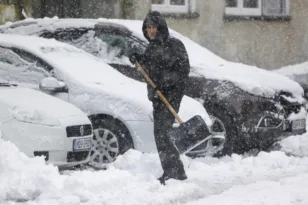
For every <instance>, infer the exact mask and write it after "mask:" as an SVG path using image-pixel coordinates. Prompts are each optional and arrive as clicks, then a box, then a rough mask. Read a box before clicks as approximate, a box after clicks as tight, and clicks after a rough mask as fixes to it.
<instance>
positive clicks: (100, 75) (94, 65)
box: [41, 45, 132, 85]
mask: <svg viewBox="0 0 308 205" xmlns="http://www.w3.org/2000/svg"><path fill="white" fill-rule="evenodd" d="M41 55H42V57H43V58H44V59H45V60H46V61H47V63H49V64H50V65H52V66H53V67H54V68H56V69H60V70H61V71H62V72H65V73H66V75H69V76H71V77H73V78H74V79H78V80H80V81H87V82H92V83H93V82H95V83H103V84H105V85H108V84H110V85H114V79H117V82H118V83H126V82H130V81H132V79H129V78H127V77H126V76H124V75H122V74H121V73H119V72H118V71H116V70H115V69H113V68H112V67H110V66H109V65H107V64H106V63H104V62H103V61H101V60H100V59H99V58H97V57H95V56H93V55H91V54H89V53H87V52H85V51H82V50H79V49H77V48H74V47H71V46H61V45H60V46H48V47H46V46H45V47H41Z"/></svg>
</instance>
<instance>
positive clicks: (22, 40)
mask: <svg viewBox="0 0 308 205" xmlns="http://www.w3.org/2000/svg"><path fill="white" fill-rule="evenodd" d="M0 45H1V46H5V47H15V48H19V49H24V50H26V51H30V52H32V53H33V54H35V55H37V56H38V57H40V58H42V59H44V60H46V61H47V62H48V63H49V64H50V65H51V66H53V67H54V68H55V69H57V70H59V71H60V72H61V73H63V74H64V75H63V76H67V78H69V79H66V81H70V82H72V83H73V84H74V83H76V85H77V84H80V83H82V84H83V85H85V87H83V88H82V87H78V92H84V93H87V92H89V90H88V89H90V90H94V91H95V93H97V94H98V95H100V94H99V93H102V92H101V91H103V93H105V95H106V96H104V97H106V98H114V99H117V100H118V101H120V102H122V106H124V105H125V104H127V103H128V104H130V105H133V106H135V107H137V108H136V109H141V110H140V111H142V110H143V111H144V112H146V113H148V114H151V111H152V104H151V102H150V101H149V100H148V99H147V89H146V84H145V83H142V82H138V81H136V80H133V79H130V78H128V77H126V76H125V75H123V74H121V73H120V72H118V71H116V70H115V69H114V68H113V67H111V66H109V65H108V64H106V63H104V62H103V61H101V60H100V59H98V58H97V57H95V56H93V55H91V54H89V53H87V52H85V51H83V50H81V49H78V48H76V47H74V46H71V45H69V44H66V43H62V42H59V41H56V40H54V39H45V38H40V37H36V36H23V35H15V34H0ZM0 75H1V73H0ZM74 81H78V82H74ZM102 100H103V99H102ZM197 114H198V115H200V116H202V117H203V118H204V119H205V121H206V123H207V124H208V125H210V124H211V120H210V118H209V116H208V115H207V113H206V111H205V109H204V108H203V106H202V105H201V103H199V102H198V101H196V100H194V99H192V98H190V97H187V96H185V97H184V98H183V101H182V103H181V107H180V112H179V115H180V116H181V117H182V118H183V120H184V121H186V120H188V119H189V118H191V117H192V116H194V115H197Z"/></svg>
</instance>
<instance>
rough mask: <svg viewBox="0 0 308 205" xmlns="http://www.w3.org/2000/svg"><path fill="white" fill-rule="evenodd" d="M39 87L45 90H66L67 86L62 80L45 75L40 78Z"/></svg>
mask: <svg viewBox="0 0 308 205" xmlns="http://www.w3.org/2000/svg"><path fill="white" fill-rule="evenodd" d="M39 88H40V89H41V90H43V91H47V92H67V91H68V89H67V86H66V84H65V83H64V82H62V81H58V80H57V79H56V78H54V77H47V78H44V79H42V80H41V82H40V84H39Z"/></svg>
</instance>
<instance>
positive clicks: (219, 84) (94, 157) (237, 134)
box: [0, 18, 306, 167]
mask: <svg viewBox="0 0 308 205" xmlns="http://www.w3.org/2000/svg"><path fill="white" fill-rule="evenodd" d="M141 27H142V21H135V20H117V19H57V18H53V19H48V18H45V19H26V20H23V21H19V22H15V23H10V24H7V25H4V26H0V32H1V33H6V35H5V34H2V35H1V38H0V76H2V77H4V78H5V80H7V81H9V82H13V83H15V84H17V85H18V86H21V87H25V86H26V87H31V88H34V89H37V90H40V91H43V92H45V93H48V94H49V95H52V96H54V97H58V98H60V99H62V100H64V101H67V102H70V103H71V104H73V105H75V106H77V107H78V108H80V109H81V110H82V111H83V112H84V113H86V115H87V116H88V118H89V119H90V121H91V124H92V126H93V133H94V137H93V139H94V140H93V146H92V148H91V153H90V162H91V164H92V165H94V166H96V167H100V166H101V165H102V164H104V163H108V162H111V161H113V160H114V159H115V158H116V157H117V156H118V155H119V154H122V153H124V152H125V151H127V150H128V149H130V148H134V149H137V150H140V151H142V152H152V151H156V149H155V143H154V137H153V132H152V129H153V122H152V116H151V111H152V108H151V104H150V102H149V101H148V100H147V98H146V93H145V92H146V84H145V83H144V80H143V78H142V77H141V75H140V74H139V73H138V72H137V70H136V68H135V66H134V65H132V64H131V63H130V62H129V60H128V55H129V54H130V53H132V52H138V53H143V52H144V50H145V48H146V45H147V44H148V42H147V40H146V39H145V37H144V36H143V33H142V30H141ZM169 31H170V34H171V35H172V36H175V37H177V38H179V39H180V40H181V41H182V42H183V43H184V45H185V47H186V49H187V51H188V54H189V60H190V63H191V73H190V79H189V86H188V88H187V90H186V91H185V92H186V96H185V97H184V100H183V102H182V104H181V108H180V113H179V115H180V116H181V117H183V119H184V121H185V120H187V119H189V118H190V117H192V116H193V115H195V114H199V115H201V116H202V117H203V118H204V119H205V121H206V123H207V124H208V126H209V127H210V130H211V132H212V137H213V138H212V139H211V140H210V141H208V142H206V143H204V144H202V145H200V146H199V147H197V148H196V149H194V150H192V151H191V152H190V153H189V155H193V156H196V155H208V154H211V155H214V156H222V155H225V154H231V153H238V154H241V153H243V152H245V151H247V150H249V149H251V148H258V149H261V150H266V149H268V148H269V147H270V146H271V145H273V143H275V142H276V141H277V140H279V139H281V138H282V137H286V136H289V135H294V134H300V133H304V132H305V131H306V128H305V125H306V110H305V109H304V103H305V99H304V98H303V89H302V87H301V86H300V85H299V84H298V83H296V82H294V81H292V80H291V79H289V78H287V77H285V76H282V75H279V74H277V73H274V72H270V71H266V70H263V69H259V68H256V67H252V66H247V65H243V64H238V63H232V62H228V61H225V60H223V59H221V58H220V57H218V56H216V55H214V54H213V53H211V52H210V51H208V50H207V49H206V48H204V47H202V46H200V45H198V44H197V43H195V42H193V41H191V40H190V39H188V38H186V37H184V36H182V35H181V34H179V33H177V32H176V31H174V30H172V29H169ZM13 34H18V35H13ZM21 35H23V37H22V36H21ZM30 36H32V37H30ZM38 37H40V38H38ZM48 39H49V40H48ZM60 42H63V43H60ZM78 48H79V49H78ZM95 56H96V57H95ZM220 136H225V137H226V139H225V140H224V141H223V144H220V143H217V142H221V140H217V141H216V140H215V139H220V138H221V137H220ZM222 146H223V148H222V149H221V147H222Z"/></svg>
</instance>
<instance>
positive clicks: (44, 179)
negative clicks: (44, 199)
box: [0, 139, 61, 203]
mask: <svg viewBox="0 0 308 205" xmlns="http://www.w3.org/2000/svg"><path fill="white" fill-rule="evenodd" d="M59 180H60V181H59ZM60 187H61V178H59V173H58V169H57V168H56V167H54V166H52V165H46V164H45V160H44V158H43V157H35V158H32V159H30V158H29V157H28V156H26V155H25V154H24V153H21V152H19V150H18V148H17V147H16V146H15V145H14V144H12V143H11V142H7V141H4V140H2V139H0V203H1V202H3V201H7V200H13V201H28V200H33V199H35V198H36V197H38V196H40V195H41V194H42V193H44V192H54V191H55V190H58V189H59V188H60Z"/></svg>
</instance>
